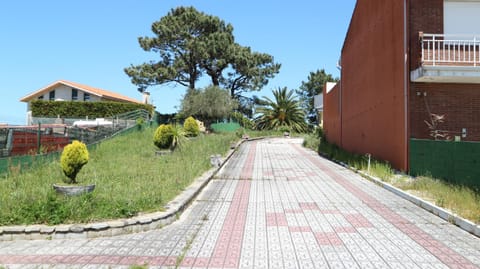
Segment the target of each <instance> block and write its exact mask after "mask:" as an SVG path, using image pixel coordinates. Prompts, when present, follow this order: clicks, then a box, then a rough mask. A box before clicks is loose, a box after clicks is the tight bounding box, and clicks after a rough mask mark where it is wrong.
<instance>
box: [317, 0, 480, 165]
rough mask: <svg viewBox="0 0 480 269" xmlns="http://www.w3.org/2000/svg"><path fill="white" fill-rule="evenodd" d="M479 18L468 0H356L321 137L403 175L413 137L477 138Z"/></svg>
mask: <svg viewBox="0 0 480 269" xmlns="http://www.w3.org/2000/svg"><path fill="white" fill-rule="evenodd" d="M478 14H480V1H472V0H470V1H468V0H390V1H385V0H358V1H357V3H356V6H355V10H354V12H353V15H352V19H351V22H350V26H349V29H348V32H347V35H346V38H345V42H344V45H343V48H342V52H341V57H340V62H339V65H340V67H341V80H340V82H339V83H338V84H337V85H336V86H335V88H334V89H332V90H331V91H330V92H328V93H326V94H325V96H324V130H325V134H326V136H327V139H328V140H329V141H331V142H334V143H335V144H337V145H339V146H340V147H342V148H344V149H346V150H348V151H351V152H355V153H359V154H365V153H370V154H372V155H373V156H375V157H376V158H378V159H383V160H386V161H388V162H390V163H391V164H392V166H393V167H395V168H397V169H399V170H403V171H409V167H410V161H411V160H410V157H411V156H410V151H411V148H410V146H411V142H412V139H426V140H442V141H444V140H449V141H454V140H455V141H480V51H479V45H480V16H479V15H478ZM475 34H478V35H477V36H475Z"/></svg>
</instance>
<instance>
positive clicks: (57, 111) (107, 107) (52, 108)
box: [30, 100, 153, 118]
mask: <svg viewBox="0 0 480 269" xmlns="http://www.w3.org/2000/svg"><path fill="white" fill-rule="evenodd" d="M30 104H31V108H32V114H33V116H34V117H53V118H56V117H57V116H60V117H62V118H84V117H85V116H88V117H89V118H103V117H111V116H114V115H118V114H122V113H126V112H130V111H134V110H138V109H145V110H147V111H149V112H153V107H152V106H151V105H146V104H134V103H119V102H73V101H43V100H34V101H32V102H31V103H30Z"/></svg>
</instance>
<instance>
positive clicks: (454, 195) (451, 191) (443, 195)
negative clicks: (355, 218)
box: [304, 135, 480, 224]
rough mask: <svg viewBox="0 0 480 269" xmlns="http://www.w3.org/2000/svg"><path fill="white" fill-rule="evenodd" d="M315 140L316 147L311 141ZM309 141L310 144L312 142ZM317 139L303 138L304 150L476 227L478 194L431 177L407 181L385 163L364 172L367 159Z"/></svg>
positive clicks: (479, 212)
mask: <svg viewBox="0 0 480 269" xmlns="http://www.w3.org/2000/svg"><path fill="white" fill-rule="evenodd" d="M315 139H317V140H318V146H317V143H316V141H315ZM312 141H313V142H312ZM324 141H325V140H324V139H320V137H319V136H314V135H307V136H306V137H305V142H304V146H305V147H308V148H311V149H313V150H318V151H319V152H320V153H321V154H322V155H324V156H327V157H329V158H331V159H335V160H337V161H341V162H344V163H347V164H348V165H350V166H352V167H354V168H355V169H359V170H361V171H364V172H366V171H367V170H369V173H370V174H371V175H373V176H375V177H378V178H380V179H382V180H383V181H385V182H389V183H390V184H392V185H394V186H395V187H398V188H400V189H403V190H404V191H409V192H413V193H415V195H417V196H420V198H424V199H428V200H431V201H432V202H433V203H435V204H436V205H437V206H439V207H443V208H446V209H448V210H450V211H452V212H453V213H455V214H457V215H459V216H461V217H463V218H465V219H468V220H471V221H473V222H475V223H477V224H478V223H480V194H479V193H477V192H475V191H473V190H472V189H470V188H468V187H464V186H457V185H453V184H449V183H448V182H445V181H442V180H439V179H434V178H432V177H431V176H428V175H427V176H423V177H417V178H410V177H406V176H401V175H398V174H395V171H394V170H393V168H392V167H391V166H390V165H389V164H388V163H386V162H381V161H378V160H374V159H372V160H371V163H370V169H368V158H367V157H366V156H362V155H358V154H352V153H349V152H346V151H344V150H342V149H341V148H339V147H338V146H336V145H333V144H329V143H327V142H324Z"/></svg>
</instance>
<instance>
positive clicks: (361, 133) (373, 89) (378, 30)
mask: <svg viewBox="0 0 480 269" xmlns="http://www.w3.org/2000/svg"><path fill="white" fill-rule="evenodd" d="M404 27H405V26H404V2H403V1H385V0H358V1H357V5H356V7H355V11H354V14H353V17H352V20H351V22H350V28H349V31H348V33H347V37H346V39H345V43H344V47H343V49H342V57H341V66H342V74H341V84H342V85H341V87H342V89H341V98H342V127H341V128H342V130H341V145H342V147H343V148H344V149H346V150H348V151H351V152H355V153H359V154H365V153H370V154H372V155H373V156H374V157H376V158H379V159H383V160H387V161H388V162H390V163H391V164H392V166H393V167H395V168H397V169H400V170H407V169H408V156H407V155H408V151H407V146H408V145H407V143H408V142H407V138H406V136H407V134H408V133H407V124H406V109H405V107H406V104H405V94H406V93H405V76H404V74H405V72H404V69H405V55H404V52H405V51H404V47H405V46H404V42H405V35H404V32H405V31H404ZM326 120H327V119H326Z"/></svg>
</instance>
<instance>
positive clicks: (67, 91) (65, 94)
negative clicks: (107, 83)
mask: <svg viewBox="0 0 480 269" xmlns="http://www.w3.org/2000/svg"><path fill="white" fill-rule="evenodd" d="M53 90H55V100H62V101H72V88H71V87H68V86H66V85H60V86H58V87H55V88H54V89H52V91H53ZM49 93H50V92H47V93H45V94H44V95H43V100H49ZM84 94H85V93H84V92H83V91H82V90H78V101H83V97H84ZM90 101H93V102H97V101H101V98H100V97H98V96H96V95H92V94H90Z"/></svg>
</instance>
